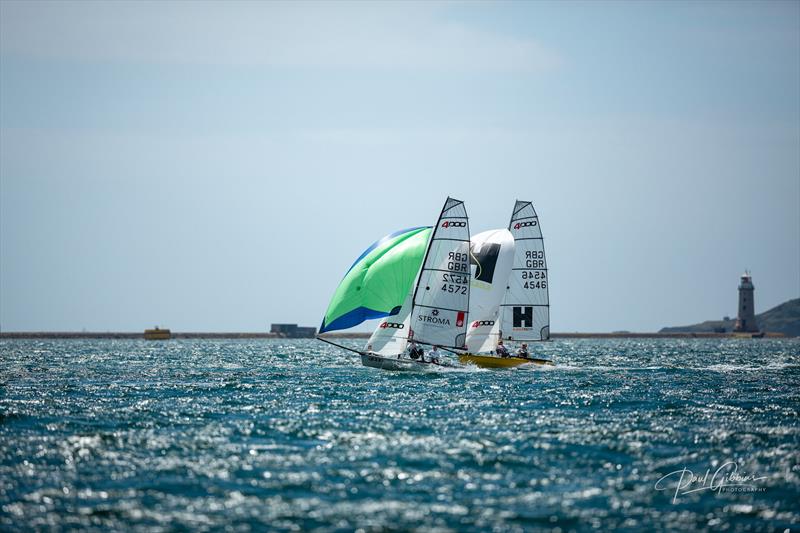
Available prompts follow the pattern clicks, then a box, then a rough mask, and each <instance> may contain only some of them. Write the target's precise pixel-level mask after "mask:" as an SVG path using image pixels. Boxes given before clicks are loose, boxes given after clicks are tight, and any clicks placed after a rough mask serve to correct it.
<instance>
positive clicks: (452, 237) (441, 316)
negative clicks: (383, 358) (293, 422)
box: [410, 198, 470, 348]
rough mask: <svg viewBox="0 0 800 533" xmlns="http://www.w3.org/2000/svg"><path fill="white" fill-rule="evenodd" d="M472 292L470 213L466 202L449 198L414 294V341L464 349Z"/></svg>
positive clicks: (412, 315) (412, 331)
mask: <svg viewBox="0 0 800 533" xmlns="http://www.w3.org/2000/svg"><path fill="white" fill-rule="evenodd" d="M469 289H470V266H469V222H468V219H467V210H466V208H465V207H464V202H462V201H460V200H455V199H453V198H448V199H447V201H446V202H445V204H444V208H443V209H442V213H441V214H440V215H439V220H438V222H437V223H436V227H435V228H434V230H433V235H432V236H431V240H430V243H429V244H428V251H427V253H426V254H425V260H424V261H423V263H422V270H421V271H420V275H419V281H418V282H417V286H416V289H415V291H414V298H413V308H412V311H411V335H410V337H411V338H413V339H414V340H417V341H419V342H424V343H427V344H437V345H439V346H443V347H447V348H464V343H465V341H466V328H467V315H468V310H469V292H470V291H469Z"/></svg>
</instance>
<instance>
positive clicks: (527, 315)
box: [514, 307, 533, 328]
mask: <svg viewBox="0 0 800 533" xmlns="http://www.w3.org/2000/svg"><path fill="white" fill-rule="evenodd" d="M523 309H524V311H523ZM523 322H524V323H525V325H524V326H523V325H522V324H523ZM514 327H515V328H522V327H525V328H532V327H533V307H514Z"/></svg>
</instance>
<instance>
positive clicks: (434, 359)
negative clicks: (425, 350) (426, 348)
mask: <svg viewBox="0 0 800 533" xmlns="http://www.w3.org/2000/svg"><path fill="white" fill-rule="evenodd" d="M428 355H429V356H430V361H431V363H436V364H437V365H438V364H439V347H438V346H434V347H433V350H431V352H430V353H429V354H428Z"/></svg>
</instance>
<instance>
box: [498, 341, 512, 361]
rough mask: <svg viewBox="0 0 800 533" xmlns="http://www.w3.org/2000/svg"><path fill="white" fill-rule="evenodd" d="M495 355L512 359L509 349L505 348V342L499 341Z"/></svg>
mask: <svg viewBox="0 0 800 533" xmlns="http://www.w3.org/2000/svg"><path fill="white" fill-rule="evenodd" d="M495 353H496V354H497V355H499V356H500V357H510V354H509V353H508V348H506V347H505V346H503V341H497V348H496V349H495Z"/></svg>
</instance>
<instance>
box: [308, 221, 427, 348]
mask: <svg viewBox="0 0 800 533" xmlns="http://www.w3.org/2000/svg"><path fill="white" fill-rule="evenodd" d="M430 235H431V228H430V227H418V228H411V229H405V230H401V231H398V232H395V233H392V234H391V235H387V236H386V237H384V238H382V239H380V240H379V241H377V242H375V243H374V244H372V246H370V247H369V248H367V249H366V250H365V251H364V253H362V254H361V256H360V257H359V258H358V259H356V261H355V263H353V265H352V266H351V267H350V270H348V271H347V274H345V276H344V279H342V281H341V283H339V287H337V289H336V292H334V293H333V298H331V302H330V304H329V305H328V310H327V311H326V312H325V317H324V318H323V320H322V325H321V326H320V328H319V332H320V333H325V332H327V331H335V330H339V329H348V328H352V327H354V326H357V325H358V324H360V323H362V322H364V321H365V320H370V319H374V318H382V317H386V316H391V315H396V314H397V313H399V312H400V308H401V307H402V305H403V302H404V301H405V300H406V298H407V297H408V295H409V292H410V291H411V288H412V285H413V283H414V281H415V280H416V277H417V274H418V273H419V269H420V266H421V265H422V261H423V259H424V258H425V250H426V249H427V246H428V239H430Z"/></svg>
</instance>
